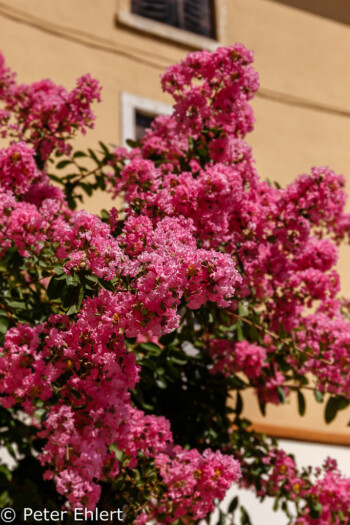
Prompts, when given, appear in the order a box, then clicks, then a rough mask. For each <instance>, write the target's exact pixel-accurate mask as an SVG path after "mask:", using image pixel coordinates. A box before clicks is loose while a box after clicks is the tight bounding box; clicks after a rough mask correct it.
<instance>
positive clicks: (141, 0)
mask: <svg viewBox="0 0 350 525" xmlns="http://www.w3.org/2000/svg"><path fill="white" fill-rule="evenodd" d="M131 11H132V12H133V13H135V14H137V15H140V16H144V17H145V18H151V19H152V20H156V21H157V22H162V23H163V24H168V25H171V26H174V27H179V28H181V29H184V30H185V31H189V32H191V33H196V34H198V35H203V36H206V37H209V38H215V36H216V35H215V15H214V0H132V2H131Z"/></svg>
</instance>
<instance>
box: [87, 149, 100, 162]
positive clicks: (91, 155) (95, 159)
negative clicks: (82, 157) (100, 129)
mask: <svg viewBox="0 0 350 525" xmlns="http://www.w3.org/2000/svg"><path fill="white" fill-rule="evenodd" d="M88 152H89V154H90V157H91V158H92V159H93V160H94V161H95V162H96V164H97V165H98V166H100V164H101V163H100V161H99V160H98V158H97V155H96V153H95V152H94V151H93V150H92V149H90V148H88Z"/></svg>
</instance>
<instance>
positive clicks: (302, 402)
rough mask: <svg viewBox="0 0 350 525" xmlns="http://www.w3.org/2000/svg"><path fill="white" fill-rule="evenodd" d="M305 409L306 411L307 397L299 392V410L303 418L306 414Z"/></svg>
mask: <svg viewBox="0 0 350 525" xmlns="http://www.w3.org/2000/svg"><path fill="white" fill-rule="evenodd" d="M305 409H306V403H305V397H304V395H303V394H302V393H301V392H300V391H298V410H299V414H300V415H301V416H303V415H304V414H305Z"/></svg>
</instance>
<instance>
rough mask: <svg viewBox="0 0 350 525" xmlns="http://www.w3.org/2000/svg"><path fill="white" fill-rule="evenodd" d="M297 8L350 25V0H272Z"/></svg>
mask: <svg viewBox="0 0 350 525" xmlns="http://www.w3.org/2000/svg"><path fill="white" fill-rule="evenodd" d="M271 1H272V2H277V3H279V4H285V5H288V6H290V7H295V8H296V9H302V10H303V11H308V12H309V13H313V14H314V15H318V16H322V17H324V18H329V19H330V20H335V21H336V22H340V23H342V24H347V25H350V2H349V0H332V1H330V0H271Z"/></svg>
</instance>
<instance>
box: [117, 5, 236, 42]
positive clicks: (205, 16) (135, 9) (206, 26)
mask: <svg viewBox="0 0 350 525" xmlns="http://www.w3.org/2000/svg"><path fill="white" fill-rule="evenodd" d="M228 1H229V0H118V3H117V6H118V9H117V21H118V23H119V24H122V25H125V26H128V27H129V28H132V29H134V30H137V31H140V32H142V33H146V34H149V35H152V36H155V37H157V38H161V39H165V40H171V41H173V42H177V43H179V44H181V45H183V46H186V47H190V48H194V49H209V50H215V49H216V48H217V47H218V45H219V42H220V43H221V44H224V43H225V42H227V2H228Z"/></svg>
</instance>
